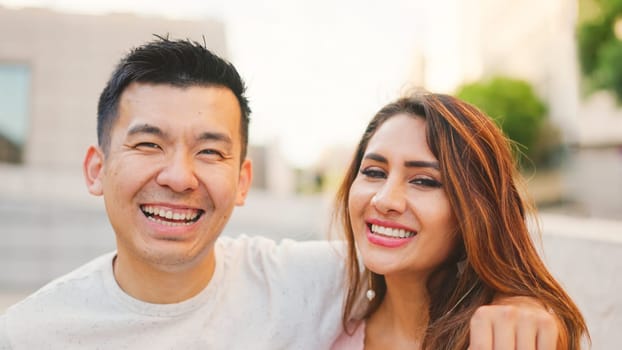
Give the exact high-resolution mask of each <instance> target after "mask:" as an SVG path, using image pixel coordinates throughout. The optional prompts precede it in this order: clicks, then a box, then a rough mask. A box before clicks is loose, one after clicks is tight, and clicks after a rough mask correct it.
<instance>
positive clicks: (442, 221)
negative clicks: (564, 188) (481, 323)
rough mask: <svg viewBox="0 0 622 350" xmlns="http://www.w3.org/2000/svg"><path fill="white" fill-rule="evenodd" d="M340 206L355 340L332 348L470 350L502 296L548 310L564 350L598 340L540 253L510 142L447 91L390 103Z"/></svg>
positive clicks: (350, 332) (376, 121)
mask: <svg viewBox="0 0 622 350" xmlns="http://www.w3.org/2000/svg"><path fill="white" fill-rule="evenodd" d="M336 204H337V213H336V217H337V218H338V220H339V221H340V222H341V225H342V226H343V230H344V232H345V235H346V240H347V242H348V260H347V264H348V275H349V281H348V282H349V288H348V291H347V296H346V297H347V299H346V306H345V309H344V315H343V324H344V329H345V330H346V333H345V334H344V337H342V338H341V339H340V340H339V341H338V342H337V343H336V345H335V348H339V347H341V348H346V347H347V348H352V349H354V348H359V349H360V348H362V347H363V343H364V347H365V349H389V348H390V349H403V348H412V349H434V350H436V349H467V348H468V347H469V343H470V341H471V342H473V340H470V339H469V327H470V322H471V325H472V326H477V325H476V323H477V317H475V318H473V321H471V318H472V317H473V315H474V314H475V313H476V310H478V309H479V310H481V308H480V307H481V306H482V305H485V304H489V303H491V302H492V301H493V297H495V298H496V297H498V296H503V295H514V296H526V297H529V298H532V299H535V300H538V301H540V302H541V303H542V304H543V305H544V306H545V307H546V308H547V309H548V310H550V312H552V313H553V314H554V315H555V317H556V318H557V320H558V329H559V336H558V339H557V349H579V348H580V346H581V345H580V343H581V338H582V336H586V337H587V338H589V335H588V331H587V327H586V324H585V321H584V319H583V317H582V316H581V314H580V312H579V310H578V308H577V307H576V306H575V304H574V303H573V302H572V300H571V299H570V298H569V297H568V295H567V294H566V293H565V292H564V290H563V289H562V288H561V286H560V285H559V283H558V282H556V281H555V280H554V279H553V277H552V276H551V274H550V273H549V272H548V271H547V269H546V267H545V266H544V264H543V262H542V261H541V260H540V258H539V256H538V253H537V251H536V249H535V248H534V245H533V242H532V240H531V238H530V234H529V231H528V228H527V223H526V220H527V218H528V217H531V215H532V214H534V211H533V208H532V207H531V206H530V205H529V203H528V202H527V201H526V200H525V199H524V198H523V196H522V194H521V192H520V190H519V175H518V173H517V171H516V166H515V162H514V160H513V157H512V153H511V150H510V147H509V142H508V141H507V139H506V138H505V137H504V136H503V134H502V132H501V131H500V130H499V129H498V128H497V127H496V126H495V125H494V123H493V122H492V121H491V120H490V118H488V117H487V116H486V115H484V114H483V113H482V112H481V111H479V110H477V109H476V108H474V107H473V106H471V105H469V104H467V103H465V102H463V101H460V100H458V99H456V98H454V97H451V96H447V95H439V94H419V95H413V96H410V97H406V98H402V99H399V100H397V101H395V102H393V103H390V104H388V105H386V106H385V107H384V108H382V109H381V110H380V111H379V112H378V113H377V114H376V116H375V117H374V118H373V119H372V121H371V122H370V123H369V125H368V127H367V129H366V131H365V133H364V134H363V137H362V139H361V141H360V143H359V145H358V148H357V150H356V153H355V156H354V159H353V161H352V163H351V164H350V167H349V169H348V171H347V173H346V177H345V180H344V182H343V183H342V185H341V187H340V189H339V192H338V195H337V200H336ZM359 259H362V262H363V264H364V265H365V269H364V271H363V274H361V269H360V266H359ZM364 294H365V296H366V297H367V298H366V299H368V300H366V299H364V298H361V296H362V295H364ZM361 299H362V300H363V302H362V303H361ZM478 312H480V311H478ZM357 319H360V320H363V321H362V322H353V321H352V320H357ZM493 331H494V332H495V334H494V337H493V338H496V339H497V341H499V340H498V339H506V340H504V341H503V342H504V344H503V345H504V346H506V345H509V346H508V347H507V348H508V349H514V348H515V347H516V348H529V349H533V348H536V349H550V348H553V349H554V348H555V342H556V341H555V339H554V338H553V340H552V341H551V340H549V341H548V342H549V344H546V342H547V340H545V339H542V338H544V337H537V336H536V338H537V344H536V346H534V344H529V347H523V346H525V345H526V344H520V342H521V340H520V339H518V338H516V339H514V338H513V337H511V339H510V340H507V339H508V338H504V337H503V332H504V330H499V329H495V330H491V332H493ZM527 338H528V339H532V341H533V336H532V337H531V338H530V337H527ZM344 341H345V343H348V342H349V344H350V345H348V346H345V345H344V344H345V343H344ZM505 342H516V343H515V344H505ZM551 343H552V344H551ZM353 344H354V345H353ZM352 345H353V346H352ZM471 346H473V344H471ZM495 346H499V344H496V345H495Z"/></svg>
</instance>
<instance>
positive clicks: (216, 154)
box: [199, 149, 225, 158]
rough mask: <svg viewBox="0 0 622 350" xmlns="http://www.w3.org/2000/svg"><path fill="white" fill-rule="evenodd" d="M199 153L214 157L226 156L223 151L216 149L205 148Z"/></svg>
mask: <svg viewBox="0 0 622 350" xmlns="http://www.w3.org/2000/svg"><path fill="white" fill-rule="evenodd" d="M199 154H202V155H206V156H209V157H210V158H214V157H218V158H224V157H225V156H224V155H223V154H222V152H220V151H217V150H215V149H204V150H202V151H200V152H199Z"/></svg>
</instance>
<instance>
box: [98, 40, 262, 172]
mask: <svg viewBox="0 0 622 350" xmlns="http://www.w3.org/2000/svg"><path fill="white" fill-rule="evenodd" d="M156 37H157V39H156V40H153V41H151V42H149V43H147V44H144V45H142V46H139V47H137V48H134V49H133V50H131V51H130V52H129V53H128V54H127V55H126V56H125V57H123V58H122V59H121V61H119V63H118V64H117V67H116V68H115V70H114V72H113V73H112V76H111V77H110V80H108V83H107V84H106V87H105V88H104V90H103V91H102V93H101V95H100V96H99V103H98V105H97V141H98V143H99V146H100V147H101V148H102V149H103V151H104V153H107V152H108V148H109V147H110V131H111V130H112V125H113V124H114V122H115V121H116V119H117V118H118V113H117V111H118V107H119V100H120V99H121V95H122V94H123V91H124V90H125V89H126V88H127V86H128V85H130V84H131V83H133V82H137V83H147V84H168V85H172V86H176V87H188V86H219V87H225V88H228V89H229V90H231V92H233V94H234V95H235V97H236V98H237V100H238V103H239V105H240V110H241V120H240V136H241V138H240V139H241V146H242V147H241V160H244V158H245V157H246V150H247V145H248V123H249V115H250V113H251V110H250V107H249V106H248V99H247V98H246V96H245V95H244V94H245V91H246V86H245V85H244V81H243V80H242V78H241V77H240V75H239V74H238V72H237V70H236V69H235V67H234V66H233V64H231V63H229V62H228V61H226V60H224V59H222V58H221V57H219V56H217V55H216V54H214V53H212V52H211V51H209V50H208V49H207V48H206V47H205V45H202V44H200V43H198V42H196V41H191V40H170V39H168V37H162V36H157V35H156Z"/></svg>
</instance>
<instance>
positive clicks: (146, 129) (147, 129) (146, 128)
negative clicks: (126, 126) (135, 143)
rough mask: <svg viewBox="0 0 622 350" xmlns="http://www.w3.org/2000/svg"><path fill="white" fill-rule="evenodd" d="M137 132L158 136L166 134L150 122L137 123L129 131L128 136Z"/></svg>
mask: <svg viewBox="0 0 622 350" xmlns="http://www.w3.org/2000/svg"><path fill="white" fill-rule="evenodd" d="M136 134H152V135H157V136H166V135H165V134H164V131H162V129H160V128H158V127H157V126H153V125H149V124H140V125H135V126H133V127H131V128H130V130H128V131H127V136H132V135H136Z"/></svg>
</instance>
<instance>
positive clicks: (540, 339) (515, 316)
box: [469, 297, 559, 350]
mask: <svg viewBox="0 0 622 350" xmlns="http://www.w3.org/2000/svg"><path fill="white" fill-rule="evenodd" d="M558 338H559V327H558V323H557V318H556V317H555V315H553V314H552V313H551V312H549V311H548V310H547V309H546V308H545V307H544V306H543V305H542V304H541V303H539V302H538V301H537V300H535V299H533V298H528V297H497V298H495V300H494V301H493V304H492V305H485V306H481V307H479V308H478V309H477V310H476V311H475V314H473V317H472V318H471V333H470V343H469V344H470V345H469V350H556V349H557V344H558V340H559V339H558Z"/></svg>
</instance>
